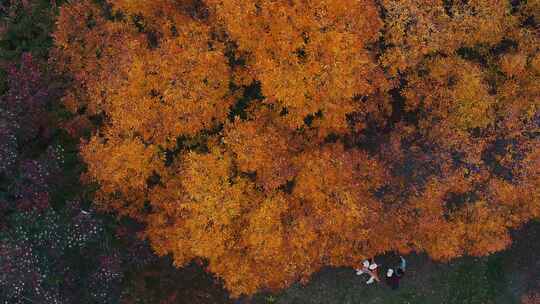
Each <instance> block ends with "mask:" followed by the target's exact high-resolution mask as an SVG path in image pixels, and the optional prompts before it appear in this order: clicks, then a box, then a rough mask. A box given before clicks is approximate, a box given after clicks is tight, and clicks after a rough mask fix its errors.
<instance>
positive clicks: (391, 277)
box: [386, 256, 407, 290]
mask: <svg viewBox="0 0 540 304" xmlns="http://www.w3.org/2000/svg"><path fill="white" fill-rule="evenodd" d="M399 258H400V259H401V264H400V265H399V266H398V267H397V268H396V270H395V271H394V269H392V268H390V269H388V271H387V272H386V284H388V286H390V288H392V289H394V290H396V289H398V288H399V281H400V280H401V278H403V276H404V275H405V269H406V267H407V262H406V261H405V258H403V257H402V256H399Z"/></svg>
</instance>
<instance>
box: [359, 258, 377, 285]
mask: <svg viewBox="0 0 540 304" xmlns="http://www.w3.org/2000/svg"><path fill="white" fill-rule="evenodd" d="M378 267H379V265H377V264H376V263H375V260H372V263H370V262H369V261H368V260H365V261H364V262H363V263H362V267H361V268H360V269H356V275H361V274H363V273H367V274H369V276H370V278H369V280H367V282H366V284H372V283H373V282H375V281H377V282H380V281H381V280H380V279H379V274H378Z"/></svg>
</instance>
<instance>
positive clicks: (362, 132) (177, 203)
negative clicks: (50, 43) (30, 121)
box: [52, 0, 540, 296]
mask: <svg viewBox="0 0 540 304" xmlns="http://www.w3.org/2000/svg"><path fill="white" fill-rule="evenodd" d="M108 2H109V4H110V5H111V7H112V16H111V12H108V13H106V12H107V10H106V9H105V8H103V7H101V6H99V5H97V4H93V3H94V2H93V1H90V0H86V1H78V2H73V3H68V4H66V5H64V6H63V7H62V8H61V10H60V16H59V18H58V25H57V29H56V32H55V34H54V40H55V49H54V52H53V54H52V58H53V61H54V64H55V66H56V68H57V69H58V70H59V71H60V72H62V73H65V74H66V75H68V76H70V77H71V79H72V82H71V86H70V87H69V89H68V91H67V92H66V95H65V97H64V99H63V101H64V105H65V106H66V108H68V109H69V110H71V111H72V112H73V113H78V115H80V116H77V117H75V119H74V120H73V121H72V122H71V123H67V124H66V129H68V130H72V132H74V133H76V132H82V131H83V130H79V129H84V128H86V126H87V125H88V123H89V122H90V121H96V119H95V118H96V117H98V118H100V119H101V121H100V123H99V124H96V125H95V126H94V132H93V135H92V136H91V138H90V139H89V140H88V141H84V142H82V144H81V156H82V158H83V160H84V161H85V162H86V163H87V165H88V170H87V172H86V174H85V176H84V178H85V180H86V181H87V182H95V183H97V184H98V185H99V189H98V191H97V193H96V202H97V203H98V205H99V206H100V207H101V208H102V209H104V210H107V211H113V212H116V213H117V214H119V215H120V216H129V217H133V218H135V219H137V220H139V221H141V222H143V223H145V225H146V231H145V236H146V237H147V238H148V239H149V240H150V242H151V244H152V246H153V248H154V250H155V252H156V253H158V254H160V255H167V254H171V256H172V257H173V259H174V263H175V265H177V266H179V267H180V266H182V265H185V264H187V263H188V262H190V261H191V260H193V259H204V260H206V261H207V262H208V269H209V271H212V272H214V273H215V274H216V275H217V276H219V277H221V278H222V279H223V281H224V284H225V286H226V287H227V288H228V289H229V290H230V291H231V293H232V295H233V296H239V295H241V294H247V295H251V294H253V293H255V292H257V291H258V290H263V289H271V290H277V289H280V288H285V287H287V286H289V285H290V284H292V283H293V282H295V281H298V280H299V281H301V282H306V281H307V280H308V278H309V276H310V275H311V274H313V273H314V272H316V271H317V270H319V269H320V268H322V267H324V266H327V265H332V266H353V265H357V264H358V263H359V262H360V261H362V259H365V258H367V257H371V256H374V255H377V254H382V253H385V252H388V251H392V250H397V251H399V252H402V253H406V252H410V251H419V252H420V251H423V252H427V253H428V254H429V255H430V256H431V257H433V258H435V259H439V260H449V259H452V258H455V257H458V256H462V255H475V256H480V255H486V254H490V253H492V252H495V251H498V250H502V249H504V248H506V247H507V246H508V245H509V244H510V242H511V239H510V234H509V231H510V229H514V228H517V227H519V226H520V225H522V224H524V223H526V222H527V221H529V220H532V219H535V218H539V217H540V192H539V191H538V189H540V171H539V170H540V149H539V148H540V146H539V145H540V143H539V140H538V127H539V118H538V117H539V116H540V113H539V107H540V86H539V84H540V81H539V77H540V59H539V58H540V55H539V54H540V53H539V50H538V45H539V41H538V36H537V35H536V34H537V32H536V31H535V30H534V29H531V28H528V27H526V26H522V23H523V22H524V20H528V18H529V17H530V16H535V15H534V14H536V12H535V10H534V9H535V4H534V3H533V2H530V3H528V4H526V5H522V6H520V8H519V9H518V10H516V11H515V12H514V11H513V10H511V9H510V4H509V2H508V1H503V0H500V1H499V0H497V1H488V0H474V1H473V0H471V1H442V0H403V1H396V0H383V1H372V0H362V1H346V0H331V1H312V0H306V1H285V0H278V1H259V0H243V1H240V0H230V1H222V0H206V1H197V0H193V1H191V0H186V1H173V0H158V1H147V0H109V1H108ZM381 12H384V14H381ZM259 85H260V90H261V92H256V94H252V93H253V92H252V89H253V88H257V87H258V86H259ZM246 88H249V89H246ZM244 89H245V92H244ZM254 90H256V89H254ZM250 94H251V95H257V97H256V98H254V96H251V95H250ZM239 113H240V114H239Z"/></svg>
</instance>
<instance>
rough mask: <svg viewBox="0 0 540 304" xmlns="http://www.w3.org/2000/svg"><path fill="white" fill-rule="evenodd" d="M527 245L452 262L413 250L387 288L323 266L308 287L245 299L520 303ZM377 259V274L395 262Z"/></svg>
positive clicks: (263, 302)
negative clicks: (396, 283)
mask: <svg viewBox="0 0 540 304" xmlns="http://www.w3.org/2000/svg"><path fill="white" fill-rule="evenodd" d="M536 226H537V228H539V227H538V226H539V225H538V224H536ZM526 248H527V246H521V247H517V248H512V249H510V250H507V251H504V252H501V253H497V254H494V255H491V256H489V257H482V258H475V257H465V258H460V259H456V260H454V261H452V262H450V263H436V262H433V261H431V260H430V259H429V258H427V257H426V256H424V255H411V256H408V257H407V260H408V264H409V265H408V270H407V273H406V276H405V277H404V278H403V280H402V282H401V286H400V288H399V289H398V290H391V289H390V288H389V287H387V286H386V285H385V284H384V283H381V284H376V285H366V284H365V281H366V279H367V276H362V277H359V276H356V275H355V274H354V271H353V269H351V268H327V269H323V270H322V271H320V272H319V273H317V274H315V275H314V276H313V278H312V279H311V281H310V282H309V283H308V284H307V285H306V286H301V285H299V284H295V285H293V286H291V287H290V288H288V289H286V290H284V291H282V292H281V293H279V294H268V293H263V294H258V295H256V296H254V297H253V298H252V299H251V301H249V302H248V303H256V304H267V303H281V304H304V303H306V304H308V303H310V304H311V303H313V304H314V303H317V304H319V303H321V304H322V303H325V304H326V303H329V304H330V303H332V304H333V303H339V304H341V303H343V304H348V303H350V304H408V303H410V304H434V303H436V304H518V303H520V302H519V298H520V295H521V294H520V293H519V292H517V291H518V290H520V285H522V282H523V280H524V279H523V278H525V277H526V276H527V273H526V271H524V269H518V267H517V266H516V263H517V260H516V255H521V256H529V257H533V256H534V255H535V254H536V253H535V252H534V251H535V250H534V249H526ZM378 261H379V263H382V264H383V266H382V267H381V268H382V269H381V271H380V274H384V273H386V269H387V268H388V267H389V266H390V267H392V266H395V265H394V264H393V263H395V264H397V261H396V262H393V260H390V261H389V260H388V257H381V258H380V259H378ZM531 271H536V270H533V269H531ZM516 278H517V279H516Z"/></svg>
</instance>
